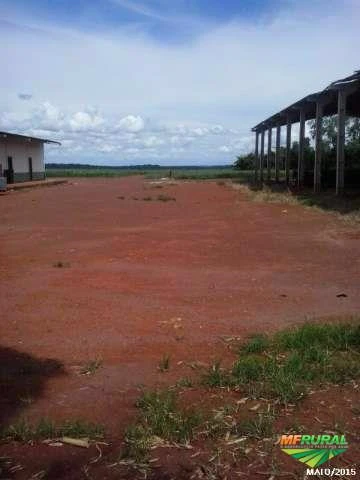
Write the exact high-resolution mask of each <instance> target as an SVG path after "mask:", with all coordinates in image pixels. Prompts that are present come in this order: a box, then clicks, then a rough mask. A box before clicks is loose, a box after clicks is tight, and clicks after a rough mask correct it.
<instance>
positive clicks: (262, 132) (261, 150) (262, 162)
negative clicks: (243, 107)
mask: <svg viewBox="0 0 360 480" xmlns="http://www.w3.org/2000/svg"><path fill="white" fill-rule="evenodd" d="M264 144H265V130H262V131H261V142H260V183H263V181H264Z"/></svg>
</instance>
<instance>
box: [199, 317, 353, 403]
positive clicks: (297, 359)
mask: <svg viewBox="0 0 360 480" xmlns="http://www.w3.org/2000/svg"><path fill="white" fill-rule="evenodd" d="M358 377H360V323H359V322H358V321H354V322H353V323H334V324H328V323H327V324H319V323H310V322H309V323H306V324H304V325H302V326H300V327H297V328H294V329H288V330H284V331H281V332H279V333H277V334H275V335H273V336H272V337H266V336H263V335H256V336H254V337H252V338H250V340H249V341H248V342H246V343H245V344H244V345H243V346H242V347H241V349H240V353H239V356H238V358H237V360H236V361H235V362H234V364H233V366H232V368H231V370H228V371H227V370H226V369H223V368H221V366H220V363H219V362H217V363H215V364H214V365H213V366H212V367H211V368H210V370H209V371H208V372H207V374H206V375H205V377H204V378H203V380H204V383H205V384H206V385H208V386H210V387H224V386H231V387H238V388H242V389H244V390H245V391H247V393H248V394H249V395H250V396H252V397H256V396H257V397H261V396H262V397H264V396H265V397H273V398H276V399H278V400H280V401H281V402H282V403H285V404H287V403H291V402H295V401H297V400H299V399H301V398H302V397H303V396H304V395H306V392H307V390H308V388H309V387H310V386H314V385H321V384H325V383H336V384H338V383H344V382H347V381H349V380H351V379H355V378H358Z"/></svg>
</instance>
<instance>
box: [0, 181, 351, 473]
mask: <svg viewBox="0 0 360 480" xmlns="http://www.w3.org/2000/svg"><path fill="white" fill-rule="evenodd" d="M160 187H161V188H160ZM159 195H168V196H169V197H173V198H175V201H174V200H169V201H160V200H158V199H157V197H158V196H159ZM147 197H151V198H152V200H149V199H147ZM0 218H1V222H0V252H1V257H0V275H1V286H0V316H1V322H0V338H1V345H0V360H1V363H2V365H3V366H4V365H6V366H7V367H8V368H10V370H11V366H14V365H15V366H16V365H18V364H19V362H20V364H21V362H25V364H27V363H28V362H29V361H30V362H33V365H38V369H39V371H41V375H35V376H34V378H32V379H30V381H29V382H28V384H25V385H24V384H23V383H20V382H19V384H16V382H15V383H14V384H13V385H12V386H11V388H10V387H9V386H7V388H6V390H4V389H3V391H2V392H1V393H2V399H1V403H2V404H1V412H0V424H5V423H9V422H11V421H12V420H14V418H15V417H19V416H26V418H29V419H31V420H36V419H39V418H41V417H51V418H53V419H56V420H61V419H69V418H76V417H82V418H85V419H87V420H92V421H94V422H100V423H103V424H105V425H106V430H107V432H108V435H109V436H110V437H114V438H117V437H119V436H121V434H122V432H123V429H124V426H125V425H127V424H128V423H129V422H130V421H131V420H132V419H133V417H134V415H136V411H135V409H134V401H135V399H136V397H137V396H138V392H139V386H141V385H146V386H147V387H153V386H155V385H159V384H169V383H171V381H174V380H176V379H179V378H180V377H183V376H185V375H188V374H189V373H191V369H190V368H189V366H188V365H189V364H190V363H191V362H201V363H210V362H211V361H212V360H214V359H220V358H222V359H224V360H225V363H226V359H227V358H229V355H230V352H229V349H228V348H227V343H226V342H224V340H223V339H224V338H225V337H232V336H236V337H244V338H245V337H246V336H248V335H249V334H250V333H253V332H270V331H274V330H276V329H280V328H282V327H286V326H291V325H295V324H297V323H299V322H303V321H304V320H306V319H307V318H311V317H336V316H338V315H341V316H344V315H345V316H347V315H352V314H356V313H357V312H359V307H360V295H359V285H360V243H359V236H358V234H357V233H356V232H355V231H354V229H353V228H351V227H349V226H346V225H345V224H344V223H342V222H340V221H339V220H338V219H337V218H336V217H335V216H332V215H330V214H325V213H320V212H316V211H315V210H312V209H305V208H303V207H300V206H298V207H297V206H289V205H280V204H266V203H254V202H251V201H249V200H248V199H247V197H246V195H245V194H244V193H241V192H239V191H236V190H234V189H233V188H231V187H230V186H228V185H227V186H224V185H220V184H217V183H216V182H187V183H186V182H182V183H176V184H171V183H170V184H169V182H167V183H164V184H158V183H154V182H150V181H145V180H144V179H143V178H141V177H127V178H124V179H76V180H74V181H72V182H70V183H69V184H66V185H59V186H53V187H49V188H41V189H29V190H23V191H18V192H10V193H7V194H6V195H3V196H1V198H0ZM165 354H169V355H170V358H171V368H170V371H169V372H168V373H166V374H164V373H161V372H160V371H159V370H158V365H159V361H160V359H161V358H162V356H163V355H165ZM95 359H101V361H102V366H101V368H99V369H98V370H97V371H96V373H95V374H94V375H89V376H86V375H80V374H79V371H80V370H81V368H82V366H83V365H84V364H86V363H87V362H89V361H91V360H95ZM30 377H31V375H30ZM1 448H3V449H4V448H5V450H4V451H5V453H6V454H8V453H9V451H8V450H9V446H6V447H1ZM1 448H0V456H1V452H2V450H1ZM21 448H23V447H20V446H16V447H14V446H12V447H11V449H10V450H11V451H10V454H11V455H15V456H16V452H18V453H19V452H20V450H21ZM39 448H40V447H39ZM44 449H45V450H44ZM46 449H49V447H47V446H45V447H44V446H43V447H41V448H40V450H41V452H40V451H38V453H37V454H36V455H39V456H40V457H39V458H41V456H44V457H45V456H46ZM47 451H48V450H47ZM66 451H68V450H66ZM95 454H96V452H95ZM19 455H20V453H19ZM71 455H76V458H77V461H78V462H80V460H81V455H82V456H84V453H83V452H82V451H81V452H80V453H78V450H76V452H75V453H74V452H73V451H72V453H71ZM62 456H63V457H64V458H62ZM79 456H80V457H79ZM58 457H59V458H58V461H59V462H60V463H61V462H62V461H64V462H65V454H64V450H62V451H61V453H58ZM79 458H80V460H79ZM67 462H69V458H67ZM74 462H75V460H74ZM75 463H76V462H75ZM80 463H81V462H80ZM56 471H57V473H56V475H57V476H56V475H55V474H54V475H53V476H52V477H51V478H70V474H69V473H66V474H65V473H64V474H62V473H59V472H61V471H62V470H61V468H60V469H57V470H56ZM28 473H29V472H27V474H26V475H28V476H26V475H25V474H24V475H25V476H23V477H22V476H21V475H22V473H21V472H20V473H19V472H17V475H18V476H16V477H14V478H30V475H29V474H28ZM61 475H63V476H61ZM74 475H75V474H74ZM0 478H1V476H0ZM71 478H83V477H82V476H81V475H80V474H79V476H74V477H71ZM84 478H86V477H84ZM97 478H105V476H103V474H102V476H101V477H97ZM109 478H110V477H109ZM111 478H112V477H111ZM114 478H118V477H114ZM159 478H160V477H159ZM164 478H165V477H164ZM169 478H170V477H169ZM184 478H186V477H184ZM254 478H255V477H254Z"/></svg>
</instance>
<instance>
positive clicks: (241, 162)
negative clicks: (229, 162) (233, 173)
mask: <svg viewBox="0 0 360 480" xmlns="http://www.w3.org/2000/svg"><path fill="white" fill-rule="evenodd" d="M233 166H234V168H236V169H238V170H252V169H253V168H254V166H255V154H254V153H248V154H247V155H239V156H238V157H236V160H235V163H234V165H233Z"/></svg>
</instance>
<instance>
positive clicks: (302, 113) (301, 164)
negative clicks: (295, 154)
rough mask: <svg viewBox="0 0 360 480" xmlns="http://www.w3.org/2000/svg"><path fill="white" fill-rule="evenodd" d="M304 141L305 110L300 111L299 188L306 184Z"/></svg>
mask: <svg viewBox="0 0 360 480" xmlns="http://www.w3.org/2000/svg"><path fill="white" fill-rule="evenodd" d="M304 140H305V110H304V108H301V109H300V128H299V158H298V178H297V184H298V187H301V186H302V185H303V184H304V169H305V168H304V167H305V166H304Z"/></svg>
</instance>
